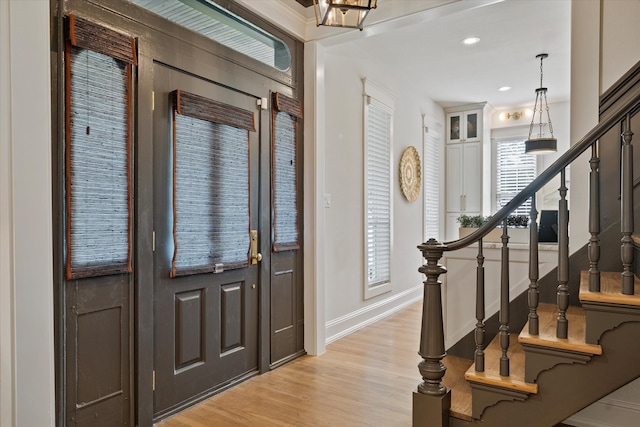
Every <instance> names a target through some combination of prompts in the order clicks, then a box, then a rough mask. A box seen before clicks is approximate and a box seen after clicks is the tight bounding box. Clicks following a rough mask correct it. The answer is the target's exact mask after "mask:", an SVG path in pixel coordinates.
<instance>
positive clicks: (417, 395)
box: [413, 239, 451, 427]
mask: <svg viewBox="0 0 640 427" xmlns="http://www.w3.org/2000/svg"><path fill="white" fill-rule="evenodd" d="M418 249H420V251H422V256H423V257H424V258H425V259H426V260H427V263H426V264H424V265H423V266H422V267H420V268H419V269H418V271H420V272H421V273H423V274H425V275H426V276H427V280H425V281H424V299H423V302H422V330H421V333H420V351H419V352H418V353H419V354H420V356H421V357H422V359H423V360H422V362H420V363H419V364H418V370H419V371H420V375H422V380H423V381H422V383H420V384H419V385H418V390H417V391H416V392H414V393H413V426H414V427H418V426H421V427H422V426H424V427H426V426H428V427H447V426H448V425H449V408H450V407H451V391H450V390H449V389H447V387H445V386H444V385H443V384H442V378H443V377H444V373H445V371H446V368H445V366H444V364H443V363H442V359H443V358H444V357H445V356H446V353H445V350H444V323H443V319H442V293H441V285H442V282H440V281H439V280H438V278H439V277H440V275H441V274H443V273H446V272H447V270H446V268H444V267H443V266H442V265H440V264H438V262H439V261H440V259H441V258H442V254H443V252H444V246H443V245H442V244H441V243H439V242H438V241H436V240H435V239H429V241H428V242H426V243H423V244H422V245H420V246H418Z"/></svg>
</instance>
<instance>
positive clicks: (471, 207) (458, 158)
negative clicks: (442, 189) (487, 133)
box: [446, 142, 482, 215]
mask: <svg viewBox="0 0 640 427" xmlns="http://www.w3.org/2000/svg"><path fill="white" fill-rule="evenodd" d="M446 156H447V164H446V170H447V181H446V183H447V197H446V200H447V204H446V206H447V212H461V213H466V212H477V213H467V215H480V211H481V210H482V171H481V166H482V165H481V163H480V161H479V160H480V159H481V158H482V149H481V147H480V143H479V142H468V143H463V144H449V145H447V154H446Z"/></svg>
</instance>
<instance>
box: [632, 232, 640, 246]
mask: <svg viewBox="0 0 640 427" xmlns="http://www.w3.org/2000/svg"><path fill="white" fill-rule="evenodd" d="M631 239H633V243H635V244H636V245H640V235H639V234H632V235H631Z"/></svg>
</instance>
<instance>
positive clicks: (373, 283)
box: [364, 81, 393, 297]
mask: <svg viewBox="0 0 640 427" xmlns="http://www.w3.org/2000/svg"><path fill="white" fill-rule="evenodd" d="M364 99H365V107H364V108H365V120H364V122H365V132H364V134H365V144H364V145H365V150H364V151H365V156H364V158H365V179H364V181H365V248H366V256H365V270H366V271H365V274H366V286H365V297H371V296H375V295H378V294H379V293H381V292H385V291H387V290H389V289H390V283H391V242H392V230H391V225H392V220H391V213H392V205H391V201H392V193H391V177H392V173H391V171H392V168H391V164H392V163H391V162H392V152H391V147H392V145H391V141H392V123H393V105H392V101H391V100H390V99H389V98H388V97H387V96H385V94H384V93H383V92H381V91H380V90H379V89H378V88H377V87H376V86H374V85H373V84H371V82H369V81H365V97H364Z"/></svg>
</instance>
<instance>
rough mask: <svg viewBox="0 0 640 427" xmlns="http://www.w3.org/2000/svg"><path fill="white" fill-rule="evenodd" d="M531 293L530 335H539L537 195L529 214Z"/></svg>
mask: <svg viewBox="0 0 640 427" xmlns="http://www.w3.org/2000/svg"><path fill="white" fill-rule="evenodd" d="M529 218H530V221H531V222H530V223H529V280H530V283H529V292H528V294H527V297H528V301H529V334H531V335H538V334H539V329H540V328H539V322H538V299H539V296H540V292H539V290H538V278H539V269H538V223H537V222H536V221H537V219H538V210H537V209H536V195H535V193H534V194H533V195H532V196H531V210H530V212H529Z"/></svg>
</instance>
